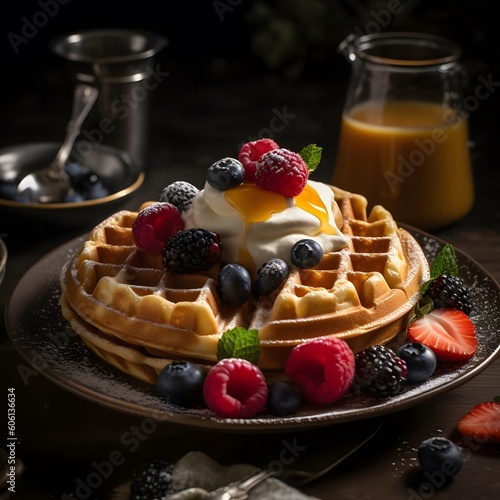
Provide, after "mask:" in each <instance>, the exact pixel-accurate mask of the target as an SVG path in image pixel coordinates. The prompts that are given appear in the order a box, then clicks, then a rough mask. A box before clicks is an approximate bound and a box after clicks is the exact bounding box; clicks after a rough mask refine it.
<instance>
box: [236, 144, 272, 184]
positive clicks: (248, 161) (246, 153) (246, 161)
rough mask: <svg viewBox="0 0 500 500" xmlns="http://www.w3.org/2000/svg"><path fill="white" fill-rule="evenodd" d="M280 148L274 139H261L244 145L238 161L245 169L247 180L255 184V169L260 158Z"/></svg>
mask: <svg viewBox="0 0 500 500" xmlns="http://www.w3.org/2000/svg"><path fill="white" fill-rule="evenodd" d="M278 148H279V146H278V145H277V144H276V143H275V142H274V141H273V140H272V139H259V140H258V141H253V142H247V143H246V144H243V146H242V147H241V149H240V153H239V155H238V160H240V162H241V164H242V165H243V167H244V168H245V180H246V181H249V182H255V169H256V167H257V161H258V160H259V158H260V157H261V156H262V155H263V154H264V153H267V152H268V151H271V150H273V149H278Z"/></svg>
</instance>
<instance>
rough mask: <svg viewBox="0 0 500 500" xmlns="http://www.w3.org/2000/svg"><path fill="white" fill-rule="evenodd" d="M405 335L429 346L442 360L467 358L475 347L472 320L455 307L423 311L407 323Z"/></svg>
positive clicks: (453, 360)
mask: <svg viewBox="0 0 500 500" xmlns="http://www.w3.org/2000/svg"><path fill="white" fill-rule="evenodd" d="M408 337H409V339H410V340H411V341H412V342H420V343H421V344H424V345H426V346H427V347H429V348H430V349H432V350H433V351H434V354H435V355H436V358H437V360H438V361H441V362H449V363H453V362H460V361H466V360H467V359H470V358H471V357H472V356H473V355H474V353H475V352H476V348H477V339H476V329H475V327H474V323H473V322H472V321H471V319H470V318H469V317H468V316H467V315H466V314H465V313H464V312H462V311H459V310H456V309H448V308H438V309H433V310H432V311H431V312H430V313H428V314H424V315H423V316H421V317H420V318H418V319H416V320H415V321H413V322H412V323H411V324H410V326H409V327H408Z"/></svg>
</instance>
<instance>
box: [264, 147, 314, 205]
mask: <svg viewBox="0 0 500 500" xmlns="http://www.w3.org/2000/svg"><path fill="white" fill-rule="evenodd" d="M308 178H309V171H308V169H307V164H306V162H305V161H304V160H303V159H302V157H301V156H300V155H299V154H298V153H295V152H293V151H290V150H288V149H283V148H281V149H273V150H271V151H269V152H268V153H265V154H263V155H262V156H261V157H260V159H259V160H258V161H257V168H256V171H255V183H256V184H257V185H258V186H259V187H261V188H262V189H265V190H267V191H272V192H273V193H277V194H281V195H283V196H286V197H287V198H292V197H294V196H297V195H299V194H300V193H301V192H302V190H303V189H304V187H305V185H306V183H307V179H308Z"/></svg>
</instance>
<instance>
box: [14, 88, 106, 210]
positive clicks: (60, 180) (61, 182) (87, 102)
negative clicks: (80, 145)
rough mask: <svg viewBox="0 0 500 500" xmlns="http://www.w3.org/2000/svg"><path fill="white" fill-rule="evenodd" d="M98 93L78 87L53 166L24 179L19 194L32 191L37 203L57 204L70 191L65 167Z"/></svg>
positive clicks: (94, 90)
mask: <svg viewBox="0 0 500 500" xmlns="http://www.w3.org/2000/svg"><path fill="white" fill-rule="evenodd" d="M97 95H98V91H97V89H96V88H94V87H90V86H88V85H77V87H76V88H75V93H74V96H73V110H72V115H71V120H70V121H69V123H68V127H67V129H66V137H65V138H64V141H63V143H62V145H61V148H60V149H59V151H58V152H57V155H56V157H55V158H54V160H53V162H52V163H51V164H50V165H49V166H48V167H44V168H41V169H39V170H36V171H34V172H32V173H30V174H28V175H27V176H26V177H24V178H23V179H22V180H21V182H19V184H18V186H17V190H18V192H23V191H26V190H27V189H29V190H31V192H32V193H31V194H32V196H33V198H34V200H36V201H37V202H40V203H57V202H61V201H64V197H65V195H66V194H68V193H69V192H70V191H71V189H72V188H71V182H70V178H69V176H68V174H67V173H66V172H65V171H64V166H65V165H66V162H67V160H68V157H69V155H70V153H71V150H72V149H73V144H74V142H75V140H76V138H77V137H78V135H79V133H80V129H81V127H82V124H83V122H84V120H85V118H86V117H87V115H88V114H89V112H90V110H91V108H92V106H93V105H94V103H95V101H96V99H97Z"/></svg>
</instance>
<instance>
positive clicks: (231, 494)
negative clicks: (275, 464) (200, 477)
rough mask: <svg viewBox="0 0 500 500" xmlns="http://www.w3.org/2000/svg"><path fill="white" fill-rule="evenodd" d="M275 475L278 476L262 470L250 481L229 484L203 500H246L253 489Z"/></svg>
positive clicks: (249, 479) (244, 480) (272, 472)
mask: <svg viewBox="0 0 500 500" xmlns="http://www.w3.org/2000/svg"><path fill="white" fill-rule="evenodd" d="M274 475H276V473H275V472H274V471H269V470H260V471H259V472H257V473H256V474H254V475H253V476H250V477H249V478H248V479H243V480H242V481H238V482H235V483H231V484H228V485H227V486H223V487H222V488H217V489H216V490H214V491H211V492H209V493H207V494H206V495H205V496H203V500H246V499H247V498H248V492H249V491H250V490H251V489H252V488H254V487H255V486H257V485H258V484H260V483H262V481H265V480H266V479H267V478H268V477H271V476H274Z"/></svg>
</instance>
